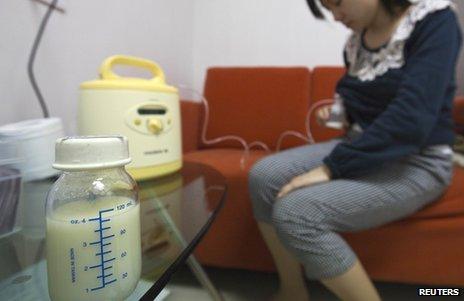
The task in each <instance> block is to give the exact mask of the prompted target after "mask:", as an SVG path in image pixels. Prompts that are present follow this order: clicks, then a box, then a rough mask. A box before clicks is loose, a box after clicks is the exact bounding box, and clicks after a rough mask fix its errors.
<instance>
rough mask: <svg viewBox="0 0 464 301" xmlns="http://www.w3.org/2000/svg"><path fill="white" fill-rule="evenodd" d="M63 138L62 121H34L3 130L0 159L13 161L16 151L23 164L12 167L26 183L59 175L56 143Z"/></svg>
mask: <svg viewBox="0 0 464 301" xmlns="http://www.w3.org/2000/svg"><path fill="white" fill-rule="evenodd" d="M62 136H64V134H63V125H62V122H61V119H59V118H45V119H31V120H25V121H21V122H17V123H12V124H7V125H4V126H1V127H0V142H1V143H2V144H3V145H4V147H2V148H0V157H4V158H8V157H9V158H13V157H15V156H14V155H13V153H12V152H13V149H16V150H17V157H19V158H20V159H21V160H20V161H19V162H16V163H13V165H12V166H13V167H14V168H16V169H18V170H20V171H21V174H22V175H23V180H24V181H32V180H38V179H45V178H48V177H50V176H53V175H56V174H58V171H57V170H55V169H53V167H52V164H53V161H54V158H55V141H56V139H57V138H59V137H62Z"/></svg>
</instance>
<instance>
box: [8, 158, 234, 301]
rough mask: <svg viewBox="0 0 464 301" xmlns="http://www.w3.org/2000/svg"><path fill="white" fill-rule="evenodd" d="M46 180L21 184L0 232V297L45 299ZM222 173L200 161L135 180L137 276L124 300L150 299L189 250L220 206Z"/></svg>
mask: <svg viewBox="0 0 464 301" xmlns="http://www.w3.org/2000/svg"><path fill="white" fill-rule="evenodd" d="M52 183H53V181H52V180H42V181H34V182H28V183H23V185H22V190H21V197H20V203H19V209H18V212H19V214H18V219H19V221H20V222H19V223H17V224H18V226H17V227H16V228H14V229H13V230H12V231H11V232H9V233H7V234H3V235H1V236H0V300H1V301H3V300H9V301H16V300H18V301H27V300H34V301H36V300H50V298H49V295H48V285H47V268H46V254H45V209H44V208H45V199H46V194H47V192H48V189H49V188H50V186H51V185H52ZM225 192H226V184H225V179H224V177H223V176H222V175H221V174H220V173H219V172H218V171H216V170H214V169H212V168H211V167H208V166H206V165H202V164H198V163H192V162H184V164H183V168H182V170H181V171H179V172H177V173H175V174H171V175H168V176H165V177H162V178H159V179H153V180H148V181H143V182H140V183H139V199H140V217H141V241H142V275H141V278H140V280H139V282H138V284H137V287H136V289H135V291H134V292H133V293H132V294H131V296H130V297H129V298H128V299H126V300H139V299H141V298H142V299H144V300H145V299H146V300H153V299H154V297H155V296H157V295H158V294H159V292H160V291H161V290H162V289H163V287H164V286H165V285H166V284H167V283H168V281H169V279H170V277H171V276H172V274H173V273H174V272H175V271H176V270H177V268H178V267H179V266H180V265H181V264H183V263H184V262H185V261H186V259H187V258H188V257H189V255H190V254H191V253H192V252H193V250H194V248H195V246H196V245H197V244H198V243H199V242H200V240H201V238H202V237H203V236H204V234H205V233H206V232H207V230H208V229H209V227H210V225H211V224H212V222H213V221H214V218H215V216H216V214H217V213H218V211H219V210H220V208H221V207H222V205H223V202H224V199H225Z"/></svg>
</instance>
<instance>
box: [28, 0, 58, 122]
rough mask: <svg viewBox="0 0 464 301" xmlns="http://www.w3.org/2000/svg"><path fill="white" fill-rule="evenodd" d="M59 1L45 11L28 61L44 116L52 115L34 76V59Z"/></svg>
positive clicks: (29, 71)
mask: <svg viewBox="0 0 464 301" xmlns="http://www.w3.org/2000/svg"><path fill="white" fill-rule="evenodd" d="M57 3H58V0H53V2H52V3H51V4H50V6H49V7H48V10H47V12H46V13H45V16H44V17H43V19H42V22H41V24H40V27H39V31H38V32H37V35H36V37H35V40H34V44H33V45H32V49H31V53H30V54H29V60H28V63H27V74H28V75H29V80H30V81H31V85H32V88H33V89H34V93H35V95H36V96H37V99H38V100H39V104H40V107H41V108H42V113H43V116H44V118H48V117H50V113H49V111H48V107H47V104H46V103H45V100H44V98H43V96H42V93H41V92H40V89H39V85H38V84H37V82H36V80H35V76H34V68H33V67H34V60H35V56H36V54H37V49H38V48H39V44H40V40H41V39H42V36H43V33H44V31H45V27H46V26H47V22H48V19H49V18H50V15H51V14H52V11H53V9H54V8H55V7H56V4H57Z"/></svg>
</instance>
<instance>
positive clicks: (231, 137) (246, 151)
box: [177, 84, 334, 170]
mask: <svg viewBox="0 0 464 301" xmlns="http://www.w3.org/2000/svg"><path fill="white" fill-rule="evenodd" d="M177 87H179V88H181V89H183V90H185V91H189V92H192V93H193V94H195V95H196V96H197V97H199V98H200V99H201V102H202V104H203V108H204V112H205V116H204V120H203V127H202V131H201V141H202V142H203V143H204V144H207V145H212V144H217V143H220V142H223V141H226V140H234V141H238V142H239V143H240V144H241V145H242V146H243V149H244V151H243V155H242V157H241V159H240V168H241V169H242V170H244V169H245V162H246V160H247V159H248V158H249V155H250V149H252V148H253V147H261V148H263V149H264V150H265V151H266V152H268V153H270V152H271V149H270V148H269V146H267V145H266V144H265V143H263V142H262V141H253V142H251V143H247V142H246V141H245V139H243V138H242V137H239V136H236V135H226V136H222V137H218V138H214V139H211V140H210V139H207V138H206V129H207V127H208V120H209V105H208V100H207V99H206V97H205V96H204V95H203V94H201V93H200V92H198V91H197V90H195V89H193V88H190V87H188V86H186V85H183V84H179V85H177ZM333 102H334V100H333V99H323V100H320V101H318V102H316V103H315V104H313V105H311V107H310V108H309V110H308V112H307V113H306V120H305V128H306V136H304V135H303V134H301V133H300V132H297V131H290V130H289V131H285V132H283V133H282V134H281V135H280V136H279V139H278V140H277V146H276V149H275V152H279V151H280V147H281V144H282V141H283V139H284V138H285V137H286V136H295V137H297V138H300V139H302V140H304V141H306V142H308V143H309V144H313V143H315V141H314V137H313V135H312V133H311V123H310V120H311V119H310V118H311V116H312V114H313V113H314V110H316V109H317V108H318V107H320V106H323V105H330V104H333Z"/></svg>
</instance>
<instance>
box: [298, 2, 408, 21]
mask: <svg viewBox="0 0 464 301" xmlns="http://www.w3.org/2000/svg"><path fill="white" fill-rule="evenodd" d="M316 1H319V0H306V2H307V3H308V6H309V9H310V10H311V12H312V13H313V15H314V16H315V17H316V18H318V19H324V14H323V13H322V11H321V9H320V8H319V5H318V4H317V3H316ZM380 2H381V3H382V5H383V6H384V7H385V8H386V9H387V11H388V13H390V14H391V15H392V16H394V15H396V14H397V12H398V10H397V9H398V8H399V9H400V10H403V9H406V8H408V7H409V6H410V5H411V2H409V0H380Z"/></svg>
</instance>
